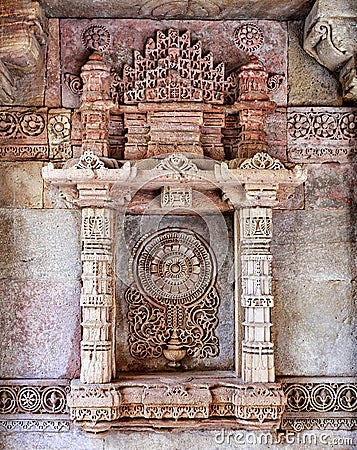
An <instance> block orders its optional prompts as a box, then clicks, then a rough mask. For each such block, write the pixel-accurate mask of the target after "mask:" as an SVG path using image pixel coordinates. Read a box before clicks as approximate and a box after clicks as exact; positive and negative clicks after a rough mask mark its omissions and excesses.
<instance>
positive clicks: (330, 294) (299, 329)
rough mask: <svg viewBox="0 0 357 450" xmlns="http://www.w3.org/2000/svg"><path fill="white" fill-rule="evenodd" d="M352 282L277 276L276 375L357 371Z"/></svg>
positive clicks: (274, 317)
mask: <svg viewBox="0 0 357 450" xmlns="http://www.w3.org/2000/svg"><path fill="white" fill-rule="evenodd" d="M353 288H355V286H353V285H351V283H350V282H346V281H339V280H336V281H334V280H330V281H310V280H306V281H305V282H304V281H303V280H298V281H294V280H293V279H288V280H286V281H277V282H276V283H275V296H276V297H275V298H276V307H275V308H276V310H275V312H274V313H273V323H274V324H275V326H274V334H275V342H276V355H277V356H276V372H277V375H278V376H279V375H302V373H304V375H305V376H344V375H350V376H355V375H356V367H355V361H356V358H357V354H356V345H355V340H356V336H355V332H356V323H354V320H355V319H354V317H355V311H354V308H353V305H352V298H353V296H355V292H353V290H354V289H353Z"/></svg>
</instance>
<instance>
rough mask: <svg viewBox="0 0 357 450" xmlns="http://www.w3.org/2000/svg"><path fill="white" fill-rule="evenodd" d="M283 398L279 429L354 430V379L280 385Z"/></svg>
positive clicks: (356, 390) (356, 401) (356, 397)
mask: <svg viewBox="0 0 357 450" xmlns="http://www.w3.org/2000/svg"><path fill="white" fill-rule="evenodd" d="M282 388H283V390H284V393H285V395H286V398H287V404H286V417H284V418H283V421H282V428H283V429H293V430H294V431H303V430H312V429H319V430H339V429H346V430H352V429H356V428H357V418H356V417H355V415H356V411H357V386H356V383H355V382H354V380H352V379H351V380H350V382H346V380H344V381H342V380H339V379H336V380H334V381H331V379H326V380H320V381H319V382H316V381H315V380H313V379H312V380H311V381H310V382H300V381H299V379H296V380H292V381H291V382H283V384H282Z"/></svg>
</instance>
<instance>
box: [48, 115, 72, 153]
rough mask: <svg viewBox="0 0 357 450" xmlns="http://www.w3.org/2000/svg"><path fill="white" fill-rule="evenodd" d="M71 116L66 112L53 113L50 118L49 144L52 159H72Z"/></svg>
mask: <svg viewBox="0 0 357 450" xmlns="http://www.w3.org/2000/svg"><path fill="white" fill-rule="evenodd" d="M70 132H71V114H70V113H69V112H67V111H65V110H63V111H61V110H60V111H56V110H54V111H51V113H49V117H48V143H49V149H50V158H54V159H68V158H71V157H72V147H71V139H70Z"/></svg>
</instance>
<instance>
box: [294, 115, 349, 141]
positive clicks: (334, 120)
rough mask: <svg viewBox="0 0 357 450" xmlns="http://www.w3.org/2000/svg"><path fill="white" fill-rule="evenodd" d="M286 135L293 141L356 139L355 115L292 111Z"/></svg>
mask: <svg viewBox="0 0 357 450" xmlns="http://www.w3.org/2000/svg"><path fill="white" fill-rule="evenodd" d="M288 133H289V135H290V136H291V137H292V138H294V139H308V138H310V137H314V138H316V139H333V140H339V141H340V140H342V141H343V140H350V139H356V138H357V113H356V112H355V111H353V110H351V111H350V112H345V113H342V112H332V111H326V112H320V111H313V112H302V111H299V112H294V111H292V112H290V113H288Z"/></svg>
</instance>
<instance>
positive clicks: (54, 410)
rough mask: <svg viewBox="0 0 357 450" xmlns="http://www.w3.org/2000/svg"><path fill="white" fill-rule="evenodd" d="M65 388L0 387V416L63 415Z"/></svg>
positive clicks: (65, 402) (65, 408)
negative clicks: (24, 414)
mask: <svg viewBox="0 0 357 450" xmlns="http://www.w3.org/2000/svg"><path fill="white" fill-rule="evenodd" d="M67 392H68V388H67V387H65V386H19V385H8V386H0V414H18V413H31V414H65V413H66V412H67V411H68V410H67V401H66V395H67Z"/></svg>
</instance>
